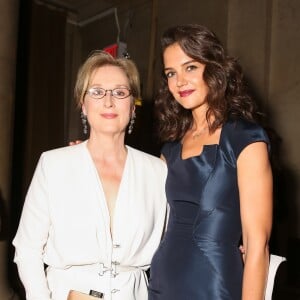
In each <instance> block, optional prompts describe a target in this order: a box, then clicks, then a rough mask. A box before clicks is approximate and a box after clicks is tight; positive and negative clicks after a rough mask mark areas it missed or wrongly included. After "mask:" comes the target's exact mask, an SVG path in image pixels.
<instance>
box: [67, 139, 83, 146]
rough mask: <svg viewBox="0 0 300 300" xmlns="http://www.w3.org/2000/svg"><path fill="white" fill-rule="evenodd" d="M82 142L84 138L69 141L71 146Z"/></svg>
mask: <svg viewBox="0 0 300 300" xmlns="http://www.w3.org/2000/svg"><path fill="white" fill-rule="evenodd" d="M80 143H82V140H75V141H71V142H69V146H73V145H78V144H80Z"/></svg>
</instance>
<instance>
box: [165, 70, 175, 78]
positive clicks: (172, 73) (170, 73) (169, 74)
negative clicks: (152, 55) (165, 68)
mask: <svg viewBox="0 0 300 300" xmlns="http://www.w3.org/2000/svg"><path fill="white" fill-rule="evenodd" d="M165 75H166V77H167V78H171V77H173V76H174V75H175V72H173V71H170V72H166V73H165Z"/></svg>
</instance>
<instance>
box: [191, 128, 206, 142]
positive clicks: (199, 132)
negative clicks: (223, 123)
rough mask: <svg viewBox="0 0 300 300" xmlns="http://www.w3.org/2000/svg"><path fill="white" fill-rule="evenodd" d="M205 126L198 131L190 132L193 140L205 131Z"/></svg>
mask: <svg viewBox="0 0 300 300" xmlns="http://www.w3.org/2000/svg"><path fill="white" fill-rule="evenodd" d="M207 128H208V127H207V126H205V127H203V128H202V129H200V130H198V131H196V130H195V131H194V132H192V138H193V140H195V139H197V138H199V137H200V136H201V135H202V134H203V133H204V132H205V131H206V130H207Z"/></svg>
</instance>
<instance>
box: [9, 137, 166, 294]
mask: <svg viewBox="0 0 300 300" xmlns="http://www.w3.org/2000/svg"><path fill="white" fill-rule="evenodd" d="M127 150H128V154H127V158H126V163H125V167H124V171H123V176H122V180H121V183H120V187H119V192H118V197H117V201H116V207H115V212H114V224H113V233H112V235H111V233H110V217H109V212H108V208H107V204H106V201H105V196H104V192H103V189H102V185H101V182H100V179H99V176H98V173H97V170H96V167H95V165H94V163H93V161H92V158H91V156H90V153H89V151H88V149H87V145H86V142H84V143H81V144H79V145H75V146H71V147H64V148H59V149H55V150H51V151H47V152H45V153H43V154H42V155H41V158H40V160H39V162H38V165H37V168H36V170H35V173H34V176H33V178H32V182H31V184H30V187H29V190H28V193H27V196H26V199H25V203H24V207H23V212H22V216H21V220H20V224H19V228H18V231H17V234H16V236H15V238H14V240H13V245H14V246H15V249H16V252H15V259H14V261H15V262H16V263H17V266H18V271H19V275H20V278H21V280H22V282H23V284H24V287H25V290H26V297H27V299H28V300H48V299H55V300H66V298H67V294H68V292H69V290H70V289H74V290H78V291H81V292H84V293H88V292H89V291H90V290H91V289H92V290H96V291H100V292H102V293H104V294H105V300H110V299H113V300H134V299H136V300H144V299H145V300H146V299H147V277H146V274H145V272H144V271H145V270H147V269H148V268H149V265H150V262H151V259H152V256H153V254H154V252H155V250H156V249H157V247H158V245H159V242H160V240H161V237H162V234H163V230H164V224H165V218H166V198H165V179H166V173H167V169H166V165H165V163H164V162H163V161H162V160H160V159H159V158H157V157H154V156H152V155H149V154H146V153H144V152H141V151H139V150H136V149H133V148H131V147H129V146H127ZM44 264H46V265H47V266H48V267H47V269H46V271H45V269H44Z"/></svg>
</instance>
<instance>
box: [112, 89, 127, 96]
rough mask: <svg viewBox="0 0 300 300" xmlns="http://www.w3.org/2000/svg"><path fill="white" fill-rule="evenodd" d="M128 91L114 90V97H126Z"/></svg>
mask: <svg viewBox="0 0 300 300" xmlns="http://www.w3.org/2000/svg"><path fill="white" fill-rule="evenodd" d="M126 91H127V90H125V89H114V90H113V92H114V95H115V96H118V97H125V96H126V95H127V93H126Z"/></svg>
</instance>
